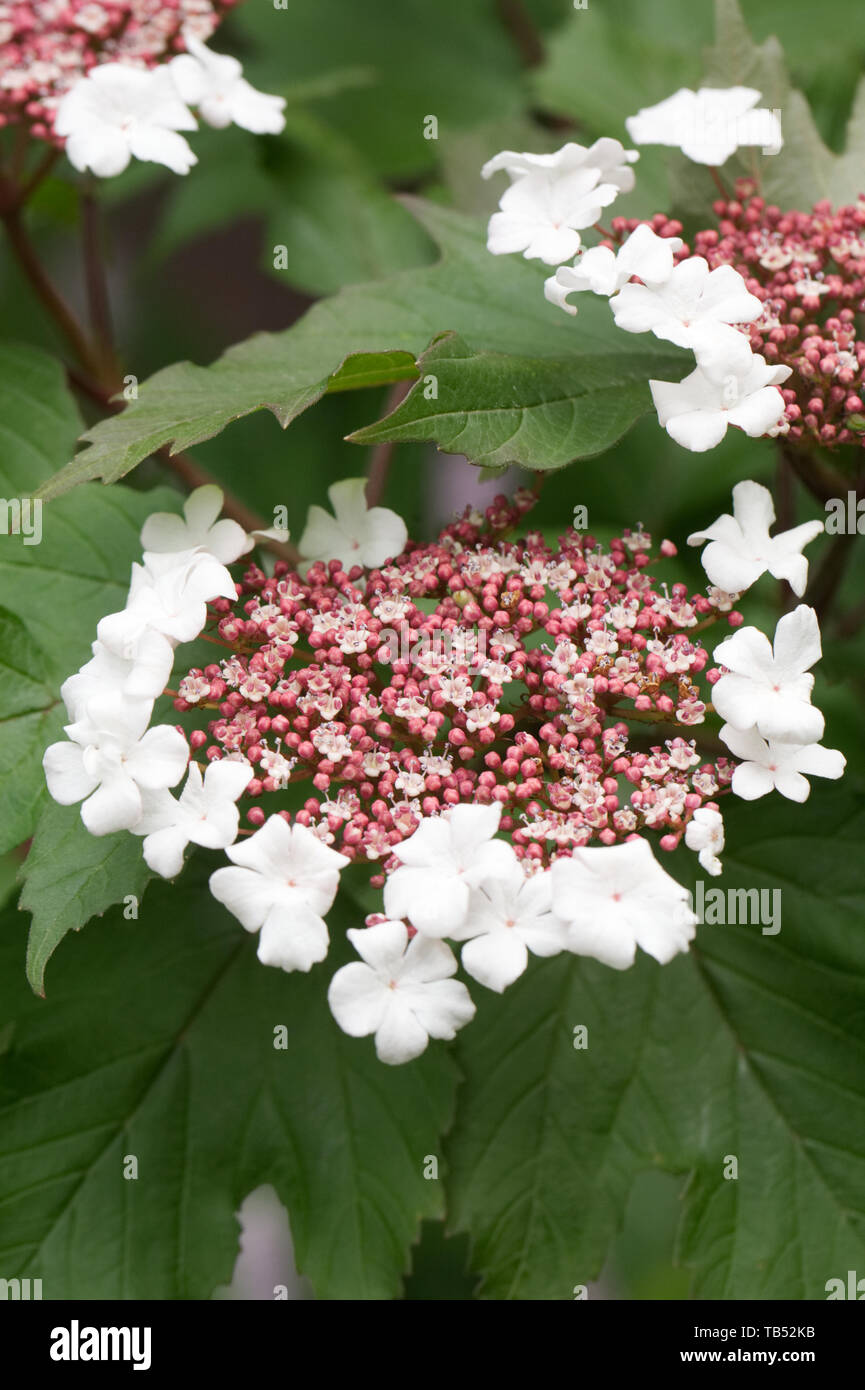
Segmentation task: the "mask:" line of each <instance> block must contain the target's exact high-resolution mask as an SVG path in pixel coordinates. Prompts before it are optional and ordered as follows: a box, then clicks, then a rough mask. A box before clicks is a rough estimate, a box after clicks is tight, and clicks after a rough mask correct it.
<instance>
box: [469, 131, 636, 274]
mask: <svg viewBox="0 0 865 1390" xmlns="http://www.w3.org/2000/svg"><path fill="white" fill-rule="evenodd" d="M638 158H639V156H638V154H637V151H636V150H625V149H623V147H622V145H621V144H620V143H619V141H618V140H610V139H607V138H605V139H602V140H596V141H595V143H594V144H593V145H591V146H590V147H589V148H588V149H586V148H585V147H584V146H583V145H575V144H571V143H569V144H567V145H564V146H563V147H562V148H561V149H560V150H557V151H556V152H555V154H517V153H516V152H515V151H514V150H503V151H502V153H501V154H497V155H495V156H494V158H493V159H490V160H488V161H487V163H486V164H485V165H484V167H483V169H482V170H481V176H482V178H485V179H488V178H490V177H491V176H492V175H493V174H495V173H497V172H498V171H499V170H500V169H505V170H506V171H507V173H508V174H509V176H510V178H511V180H512V182H511V186H510V188H508V189H507V191H506V192H505V193H503V194H502V197H501V198H500V200H499V208H500V209H501V210H500V211H499V212H496V213H493V216H492V217H491V218H490V223H489V229H488V234H487V249H488V250H490V251H491V252H492V253H493V255H494V256H503V255H508V254H509V253H510V252H512V251H522V253H523V255H524V256H525V257H526V259H529V260H530V259H538V260H542V261H544V262H546V264H547V265H558V264H559V263H560V262H562V261H567V260H569V259H570V258H571V257H572V256H575V255H576V254H577V252H578V251H579V249H580V244H581V243H580V229H581V228H583V227H591V226H592V224H593V223H594V222H597V220H598V218H599V217H600V215H601V210H602V209H603V208H605V207H608V206H609V204H610V203H612V202H613V201H614V200H615V199H616V198H617V197H618V195H619V193H629V192H630V190H631V189H632V188H633V186H634V171H633V170H632V169H630V168H629V167H628V166H629V165H630V164H631V163H633V161H634V160H635V159H638Z"/></svg>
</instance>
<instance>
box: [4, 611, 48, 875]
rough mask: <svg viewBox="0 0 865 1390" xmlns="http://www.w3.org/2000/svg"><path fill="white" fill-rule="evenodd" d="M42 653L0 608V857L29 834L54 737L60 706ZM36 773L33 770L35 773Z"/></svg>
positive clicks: (34, 818) (28, 634)
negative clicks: (0, 703) (44, 760)
mask: <svg viewBox="0 0 865 1390" xmlns="http://www.w3.org/2000/svg"><path fill="white" fill-rule="evenodd" d="M47 672H48V662H47V659H46V657H45V653H44V652H43V651H42V649H41V648H40V647H39V646H38V645H37V644H36V643H34V641H33V639H32V637H31V636H30V633H29V632H28V631H27V628H26V627H25V626H24V624H23V623H22V622H21V621H20V619H19V618H17V617H16V616H15V614H14V613H10V612H9V611H8V610H7V609H5V608H2V609H0V677H2V681H3V694H4V709H3V717H2V719H0V778H2V782H3V792H4V796H3V821H2V830H0V853H4V854H5V853H6V852H7V851H8V850H10V849H13V848H14V847H15V846H16V845H19V844H21V843H22V841H24V840H26V839H27V837H28V835H29V834H30V833H31V831H32V828H33V826H34V824H35V821H36V817H37V815H38V810H39V804H40V802H41V800H42V797H43V792H44V784H43V780H42V777H41V762H42V754H43V752H44V750H45V747H46V745H47V744H49V743H51V742H52V741H53V740H54V739H55V738H57V737H58V736H59V732H60V727H61V724H62V722H63V721H62V706H61V705H60V702H59V700H58V696H57V693H56V692H55V691H54V690H53V689H52V687H51V683H50V678H49V677H48V675H47ZM37 768H38V769H39V771H38V772H35V769H37Z"/></svg>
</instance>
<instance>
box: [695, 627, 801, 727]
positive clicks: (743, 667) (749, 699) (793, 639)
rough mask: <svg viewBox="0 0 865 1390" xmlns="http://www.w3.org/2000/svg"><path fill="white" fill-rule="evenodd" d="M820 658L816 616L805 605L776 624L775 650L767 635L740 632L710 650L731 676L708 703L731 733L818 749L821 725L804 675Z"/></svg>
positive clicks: (748, 630)
mask: <svg viewBox="0 0 865 1390" xmlns="http://www.w3.org/2000/svg"><path fill="white" fill-rule="evenodd" d="M821 655H822V649H821V646H820V626H819V624H818V622H817V614H816V613H815V612H814V609H813V608H808V607H807V605H806V604H804V603H800V604H799V607H798V608H794V610H793V612H792V613H785V614H784V616H783V618H781V619H779V621H778V625H777V627H776V628H775V643H774V650H773V647H772V643H770V641H769V638H768V637H767V636H766V634H765V632H760V630H759V629H758V628H756V627H741V628H739V629H738V630H737V631H736V632H735V633H734V634H733V636H732V637H727V638H726V639H725V641H723V642H722V643H721V644H720V646H718V647H716V648H715V650H714V653H713V659H714V661H716V662H717V663H718V665H719V666H721V665H722V666H726V667H727V669H728V671H729V673H730V674H728V675H723V676H722V677H721V679H720V680H719V681H718V682H717V684H716V685H715V686H714V688H713V691H712V703H713V705H714V706H715V709H716V710H717V711H718V713H719V714H720V716H721V718H722V719H726V720H727V721H728V722H729V723H730V724H732V726H733V728H734V729H744V730H748V729H753V728H754V727H755V726H756V728H757V731H758V732H759V733H761V734H762V735H763V737H764V738H768V739H781V740H783V741H785V742H789V743H799V744H808V743H816V742H818V740H819V739H820V738H822V736H823V728H824V724H825V720H824V719H823V715H822V714H821V713H820V711H819V710H818V709H815V708H814V707H813V706H812V704H811V691H812V690H813V688H814V677H813V676H812V675H810V674H808V671H809V668H810V667H811V666H813V665H814V662H815V661H819V660H820V657H821Z"/></svg>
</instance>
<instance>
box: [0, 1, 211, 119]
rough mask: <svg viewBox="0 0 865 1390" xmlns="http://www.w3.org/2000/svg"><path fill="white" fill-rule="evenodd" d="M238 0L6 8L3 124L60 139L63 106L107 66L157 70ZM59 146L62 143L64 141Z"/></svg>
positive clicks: (0, 68)
mask: <svg viewBox="0 0 865 1390" xmlns="http://www.w3.org/2000/svg"><path fill="white" fill-rule="evenodd" d="M235 3H236V0H28V3H26V4H16V3H14V2H13V3H0V126H5V125H11V124H20V123H24V124H26V125H28V126H29V127H30V132H31V134H32V135H34V136H36V137H37V138H39V139H43V140H55V139H56V137H55V136H54V133H53V130H54V116H55V113H56V110H57V106H58V104H59V102H60V100H61V98H62V97H63V96H64V94H65V93H66V92H68V91H69V90H70V89H71V88H72V87H74V86H75V84H76V83H77V82H78V81H79V80H80V79H81V78H82V77H86V76H87V74H88V73H89V72H90V70H91V69H92V68H94V67H98V66H100V65H101V64H105V63H124V64H126V65H127V66H132V67H143V68H150V67H153V66H154V65H155V64H157V63H160V62H163V61H165V60H166V59H169V58H171V57H173V55H174V54H175V53H179V52H182V51H183V50H184V48H185V43H184V39H183V37H182V35H183V34H186V35H191V36H192V37H193V38H197V39H201V40H205V39H208V38H209V37H210V35H211V34H212V33H213V31H214V29H215V28H216V26H217V24H218V23H219V21H220V19H221V18H222V16H223V15H224V13H225V12H226V10H229V9H231V7H232V6H233V5H234V4H235ZM57 143H58V144H59V143H62V142H61V141H59V140H57Z"/></svg>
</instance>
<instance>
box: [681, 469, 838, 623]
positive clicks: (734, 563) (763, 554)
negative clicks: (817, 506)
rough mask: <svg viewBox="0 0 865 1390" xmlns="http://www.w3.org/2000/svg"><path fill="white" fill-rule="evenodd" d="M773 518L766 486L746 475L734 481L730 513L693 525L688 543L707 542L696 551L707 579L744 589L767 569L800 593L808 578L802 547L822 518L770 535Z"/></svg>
mask: <svg viewBox="0 0 865 1390" xmlns="http://www.w3.org/2000/svg"><path fill="white" fill-rule="evenodd" d="M774 520H775V507H774V505H773V502H772V494H771V493H770V492H769V489H768V488H765V487H762V486H761V484H760V483H754V482H751V481H747V482H742V483H737V484H736V486H735V487H734V488H733V515H732V516H730V515H729V514H728V513H726V512H725V513H724V515H723V516H719V517H718V520H717V521H713V522H712V525H711V526H707V527H706V528H705V530H703V531H694V532H693V533H692V535H690V536H689V537H688V544H689V545H702V544H703V541H709V542H710V544H709V545H707V546H706V549H705V550H704V551H703V554H702V555H701V557H700V558H701V560H702V562H703V569H704V570H705V571H706V574H707V575H708V576H709V579H710V580H711V582H712V583H713V584H716V585H717V586H718V587H719V588H720V589H724V590H726V592H727V593H730V594H732V593H743V592H744V591H745V589H749V588H750V587H751V585H752V584H753V583H754V582H755V581H756V580H757V579H759V578H760V575H761V574H765V573H766V570H768V571H769V573H770V574H771V575H773V576H774V577H775V579H786V580H787V582H788V583H789V585H790V588H791V589H792V590H793V592H794V594H798V595H799V597H800V598H801V596H802V594H804V592H805V585H806V584H807V582H808V561H807V560H806V559H805V557H804V555H802V554H801V550H802V547H803V545H807V544H808V542H809V541H812V540H813V539H814V537H815V536H818V535H819V534H820V532H821V531H822V530H823V522H822V521H806V522H803V524H802V525H801V526H794V527H793V528H792V530H790V531H782V532H781V533H780V535H777V536H770V535H769V527H770V526H771V525H772V523H773V522H774Z"/></svg>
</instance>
